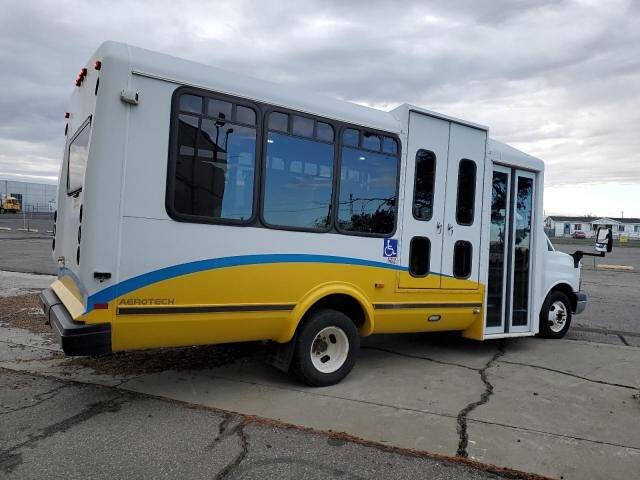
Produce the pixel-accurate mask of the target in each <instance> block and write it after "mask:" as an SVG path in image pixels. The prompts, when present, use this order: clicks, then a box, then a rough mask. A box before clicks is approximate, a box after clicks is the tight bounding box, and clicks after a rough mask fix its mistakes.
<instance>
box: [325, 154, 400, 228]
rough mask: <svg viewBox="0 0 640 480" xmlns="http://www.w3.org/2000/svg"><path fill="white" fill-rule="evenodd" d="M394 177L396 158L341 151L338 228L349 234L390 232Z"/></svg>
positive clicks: (392, 215)
mask: <svg viewBox="0 0 640 480" xmlns="http://www.w3.org/2000/svg"><path fill="white" fill-rule="evenodd" d="M397 175H398V158H397V157H395V156H391V155H384V154H381V153H373V152H369V151H365V150H360V149H357V148H352V147H343V148H342V160H341V168H340V198H339V206H338V226H339V227H340V228H341V229H342V230H346V231H349V232H360V233H374V234H390V233H391V232H393V229H394V226H395V216H396V195H397V192H396V187H397Z"/></svg>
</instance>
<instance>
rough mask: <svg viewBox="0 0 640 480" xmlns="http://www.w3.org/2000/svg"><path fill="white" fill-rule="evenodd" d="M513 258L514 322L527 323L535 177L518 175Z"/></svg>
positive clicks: (517, 323)
mask: <svg viewBox="0 0 640 480" xmlns="http://www.w3.org/2000/svg"><path fill="white" fill-rule="evenodd" d="M516 188H517V191H516V198H515V202H516V212H515V218H514V220H515V232H514V237H515V238H514V244H515V246H514V259H513V324H514V325H526V324H527V322H528V316H529V273H530V265H531V226H532V224H533V179H532V178H529V177H520V176H518V182H517V184H516Z"/></svg>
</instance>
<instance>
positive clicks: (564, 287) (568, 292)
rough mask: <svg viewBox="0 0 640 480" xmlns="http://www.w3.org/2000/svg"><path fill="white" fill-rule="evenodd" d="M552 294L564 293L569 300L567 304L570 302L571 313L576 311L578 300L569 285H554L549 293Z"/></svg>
mask: <svg viewBox="0 0 640 480" xmlns="http://www.w3.org/2000/svg"><path fill="white" fill-rule="evenodd" d="M552 292H562V293H564V294H565V295H566V296H567V298H568V299H569V302H571V311H572V312H575V311H576V307H577V302H578V299H577V298H576V296H575V295H574V293H573V288H571V285H569V284H567V283H559V284H558V285H554V287H553V288H552V289H551V290H550V291H549V294H550V293H552ZM547 296H548V295H547Z"/></svg>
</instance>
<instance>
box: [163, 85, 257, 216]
mask: <svg viewBox="0 0 640 480" xmlns="http://www.w3.org/2000/svg"><path fill="white" fill-rule="evenodd" d="M178 105H179V109H180V112H179V113H177V119H176V120H177V130H178V131H177V141H176V142H175V146H174V150H173V152H172V155H171V162H174V178H173V191H172V192H170V193H169V195H171V196H172V198H171V200H172V202H171V205H172V209H173V212H172V213H173V214H174V215H176V216H178V217H181V218H186V219H200V220H203V221H220V220H223V221H231V222H247V221H248V220H250V219H251V217H252V216H253V191H254V176H255V163H256V112H255V110H254V109H253V108H250V107H248V106H243V105H238V104H235V103H233V102H231V101H227V100H221V99H217V98H205V97H202V96H199V95H192V94H183V95H181V96H180V99H179V101H178Z"/></svg>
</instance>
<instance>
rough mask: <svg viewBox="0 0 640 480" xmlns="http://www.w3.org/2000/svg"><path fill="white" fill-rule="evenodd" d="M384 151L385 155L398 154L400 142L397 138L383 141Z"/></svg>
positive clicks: (386, 138) (387, 138) (388, 138)
mask: <svg viewBox="0 0 640 480" xmlns="http://www.w3.org/2000/svg"><path fill="white" fill-rule="evenodd" d="M382 151H383V152H385V153H393V154H394V155H395V154H396V153H398V142H397V141H396V139H395V138H391V137H384V138H383V139H382Z"/></svg>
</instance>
